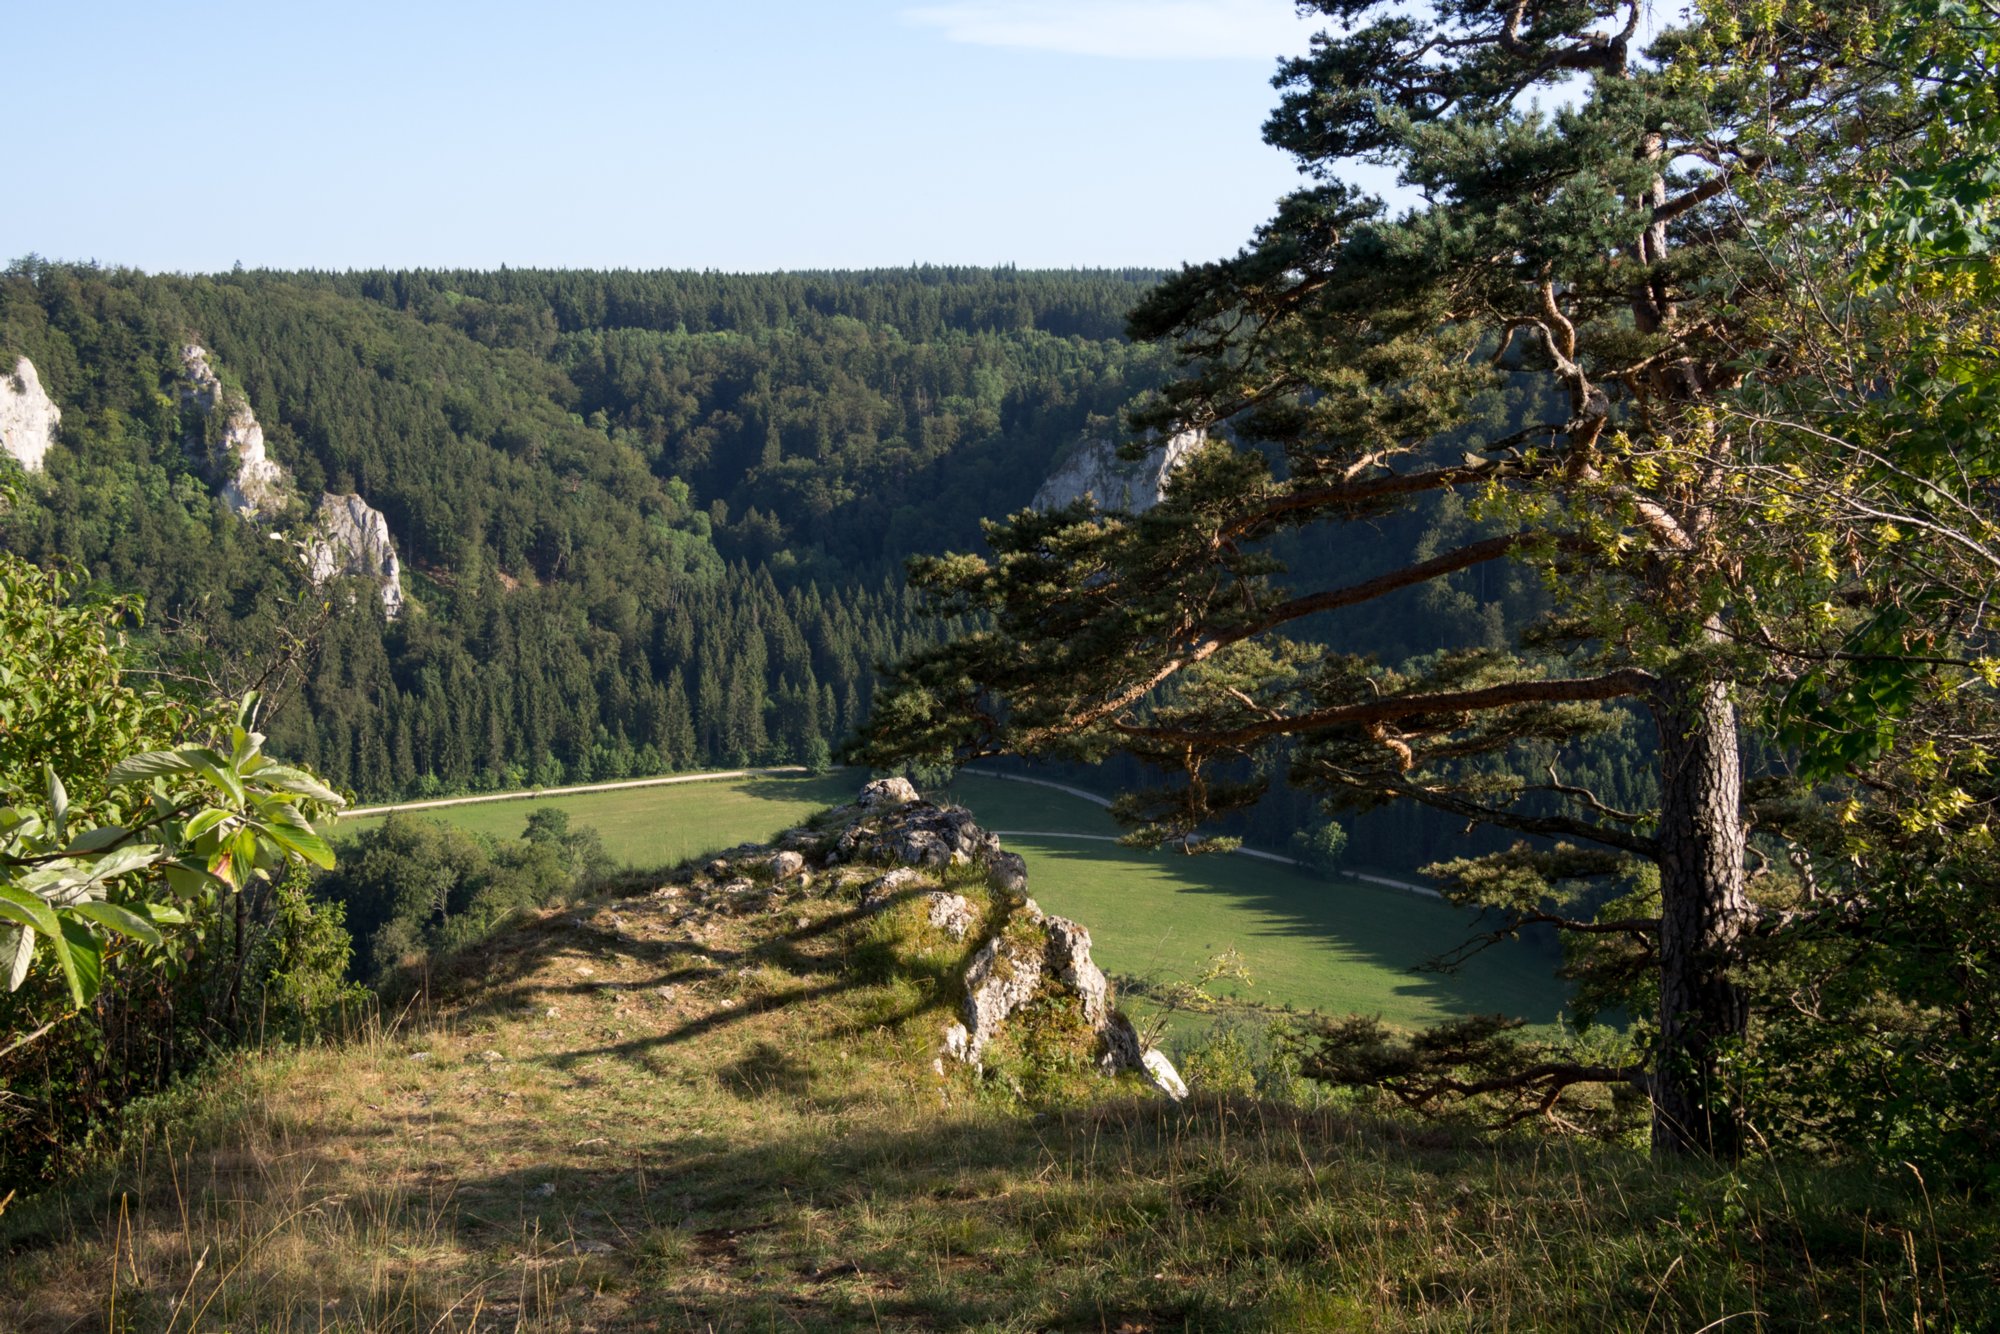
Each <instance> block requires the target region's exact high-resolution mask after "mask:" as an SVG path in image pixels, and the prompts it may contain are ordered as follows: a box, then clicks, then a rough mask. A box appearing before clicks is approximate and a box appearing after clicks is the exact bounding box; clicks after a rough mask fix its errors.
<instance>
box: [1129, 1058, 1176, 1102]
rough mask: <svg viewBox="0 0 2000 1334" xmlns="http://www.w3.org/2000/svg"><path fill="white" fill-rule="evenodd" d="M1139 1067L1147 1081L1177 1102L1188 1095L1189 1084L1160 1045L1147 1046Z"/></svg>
mask: <svg viewBox="0 0 2000 1334" xmlns="http://www.w3.org/2000/svg"><path fill="white" fill-rule="evenodd" d="M1139 1068H1140V1071H1141V1073H1143V1074H1144V1075H1145V1076H1146V1082H1147V1083H1149V1084H1151V1085H1152V1086H1153V1087H1154V1088H1156V1089H1158V1090H1159V1091H1160V1092H1162V1093H1164V1094H1166V1095H1167V1096H1168V1097H1169V1098H1172V1099H1173V1100H1174V1101H1175V1102H1179V1101H1180V1100H1181V1099H1182V1098H1185V1097H1186V1096H1187V1095H1188V1086H1187V1084H1186V1083H1185V1082H1184V1081H1183V1080H1182V1079H1181V1072H1180V1071H1178V1070H1176V1069H1174V1063H1173V1062H1172V1061H1170V1060H1168V1059H1167V1054H1166V1053H1165V1052H1163V1051H1161V1050H1160V1049H1159V1048H1158V1047H1148V1048H1146V1055H1145V1057H1144V1063H1143V1064H1142V1065H1141V1066H1140V1067H1139Z"/></svg>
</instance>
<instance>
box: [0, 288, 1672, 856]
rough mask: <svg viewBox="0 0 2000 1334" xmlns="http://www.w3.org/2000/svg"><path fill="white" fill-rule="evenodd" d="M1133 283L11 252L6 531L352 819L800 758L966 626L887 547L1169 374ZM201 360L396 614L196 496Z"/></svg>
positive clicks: (1449, 532)
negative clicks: (139, 263) (190, 261)
mask: <svg viewBox="0 0 2000 1334" xmlns="http://www.w3.org/2000/svg"><path fill="white" fill-rule="evenodd" d="M1156 277H1157V275H1154V274H1150V273H1145V272H1139V271H1132V272H1099V271H1093V272H1051V273H1023V272H1016V271H1012V270H985V269H972V270H969V269H941V268H924V269H911V270H896V271H886V272H858V273H825V274H815V273H799V274H777V275H762V276H729V275H718V274H698V273H632V272H620V273H590V272H571V271H560V272H554V271H551V272H537V271H515V270H503V271H500V272H497V273H476V272H414V273H411V272H406V273H347V274H321V273H302V274H285V273H266V272H239V273H232V274H224V275H214V276H201V277H184V276H152V275H145V274H140V273H135V272H131V271H121V270H106V269H99V268H96V267H91V266H78V265H66V264H53V263H45V262H42V261H38V260H26V261H21V262H18V263H16V264H14V265H13V266H12V267H10V268H9V269H8V270H6V272H5V274H4V276H0V358H4V359H5V360H6V363H7V364H8V365H12V364H13V361H14V359H15V358H16V357H19V356H25V357H27V358H29V359H30V360H31V361H32V363H33V364H34V366H35V367H36V368H38V370H39V373H40V376H41V379H42V382H43V384H44V385H45V386H46V387H47V389H48V392H49V393H50V395H51V396H52V398H53V399H54V400H55V402H56V403H57V404H59V405H60V408H61V411H62V413H63V417H62V426H61V432H60V435H59V437H58V447H56V448H54V449H52V450H50V451H49V454H48V457H47V460H46V463H45V470H44V471H43V472H41V473H37V474H33V475H29V476H26V477H22V478H20V479H19V482H20V486H21V490H22V497H21V499H20V500H19V501H18V502H17V503H16V504H15V505H14V506H13V507H12V508H11V509H10V510H8V511H7V513H6V514H5V515H4V517H0V543H4V545H5V546H6V547H7V548H9V549H11V550H14V551H17V552H19V553H21V554H24V555H26V556H28V557H29V558H31V559H33V560H35V561H37V562H39V563H43V564H48V563H62V564H66V565H68V566H70V567H72V568H76V569H79V570H82V571H84V572H87V573H88V575H89V576H91V577H92V578H93V579H94V580H95V581H97V582H98V583H99V584H100V585H101V586H102V587H104V588H105V589H106V590H108V591H109V590H115V591H118V592H139V593H142V594H144V595H145V596H146V598H147V602H148V606H149V608H150V612H149V622H148V628H147V632H146V633H147V634H148V635H149V636H152V637H153V639H154V642H155V643H156V644H157V645H158V646H159V650H160V654H161V658H162V661H163V665H165V666H167V667H169V668H171V669H173V670H179V671H196V672H200V673H203V674H206V675H209V676H216V675H220V676H221V677H222V678H224V679H223V680H222V682H221V683H222V684H223V685H225V686H227V687H229V688H230V689H232V690H234V689H240V688H242V687H244V686H247V685H251V684H258V685H261V687H262V688H263V689H264V690H265V692H266V694H267V696H270V697H272V698H274V699H276V700H277V701H278V707H277V710H276V712H275V713H274V714H273V715H272V716H271V718H270V719H269V726H270V730H271V733H272V744H273V746H274V748H276V749H277V750H279V751H280V752H282V753H285V754H288V755H290V756H293V757H295V758H297V759H300V760H302V761H304V762H306V763H308V764H310V765H312V766H314V767H315V768H316V769H317V770H318V771H319V772H322V773H324V774H326V775H327V776H328V777H329V778H331V779H333V780H334V781H336V782H338V783H341V784H344V785H346V786H348V787H350V788H352V789H353V790H354V791H355V792H356V793H358V794H359V795H361V796H363V797H364V798H387V797H393V796H399V795H430V794H434V793H437V792H447V791H461V790H477V789H482V788H493V787H511V786H522V785H526V784H531V783H533V784H556V783H563V782H583V781H590V780H600V779H609V778H618V777H623V776H625V775H628V774H635V773H652V772H660V771H664V770H674V769H692V768H702V767H713V766H718V765H735V764H744V763H780V762H790V761H797V762H814V761H819V760H823V759H824V758H825V757H827V756H828V755H829V754H830V753H831V752H832V751H833V750H834V749H836V748H837V747H838V746H839V744H840V742H841V740H842V738H844V737H845V736H847V735H849V734H850V732H851V731H852V729H853V727H854V726H855V724H856V723H857V722H858V721H859V720H860V719H861V718H862V717H863V716H864V715H865V713H866V710H867V707H868V703H869V699H870V692H871V690H872V679H873V668H874V666H875V664H876V663H878V662H882V661H888V660H892V659H895V658H898V657H900V656H902V655H904V654H905V653H907V652H908V651H909V650H910V649H911V648H912V647H913V645H914V643H915V642H916V640H917V639H918V638H920V637H929V636H932V635H935V634H937V633H939V632H940V631H941V630H949V629H950V627H948V626H943V627H941V626H939V625H938V624H937V623H936V622H934V621H931V620H929V619H927V618H925V617H924V616H922V614H921V612H920V609H919V608H918V607H917V606H916V605H915V604H914V601H913V599H912V597H911V595H910V594H909V593H908V592H907V591H906V590H905V587H904V582H903V569H902V567H903V562H904V560H905V559H906V558H907V557H909V556H911V555H912V554H918V553H937V552H943V551H946V550H975V549H978V548H979V545H980V530H979V521H980V520H981V519H982V518H983V517H987V516H998V515H1002V514H1006V513H1008V512H1010V511H1012V510H1015V509H1018V508H1020V507H1021V506H1023V505H1025V504H1027V502H1028V500H1029V499H1030V497H1031V496H1032V495H1033V494H1034V492H1035V489H1036V487H1037V486H1038V484H1039V483H1040V482H1041V480H1042V479H1043V478H1044V477H1046V476H1047V474H1048V473H1049V471H1050V470H1051V467H1052V466H1053V465H1054V463H1055V462H1056V461H1057V460H1058V458H1059V457H1060V456H1061V455H1062V454H1063V452H1064V451H1065V450H1066V449H1068V448H1070V447H1071V446H1072V445H1073V444H1074V443H1075V442H1076V441H1077V440H1078V439H1079V438H1081V437H1083V436H1084V435H1086V434H1088V435H1092V436H1108V435H1111V434H1114V433H1115V432H1116V430H1117V420H1118V415H1119V413H1120V411H1121V410H1122V409H1123V408H1125V407H1126V406H1127V405H1128V404H1130V403H1131V402H1132V401H1133V399H1134V398H1135V397H1137V396H1139V395H1141V394H1143V393H1144V392H1145V391H1146V390H1148V389H1149V388H1151V387H1153V386H1154V385H1156V384H1158V383H1160V382H1161V380H1162V379H1163V378H1164V376H1165V374H1166V371H1167V367H1166V365H1165V362H1164V360H1163V356H1164V354H1163V353H1162V352H1161V351H1159V350H1158V349H1154V348H1145V347H1136V346H1134V345H1132V344H1130V343H1129V342H1127V341H1126V339H1125V337H1124V334H1123V321H1124V316H1125V312H1126V311H1127V310H1128V309H1129V308H1130V307H1131V306H1132V305H1133V304H1134V303H1135V302H1136V301H1137V300H1138V299H1139V298H1140V296H1142V295H1143V294H1144V293H1145V292H1146V291H1147V290H1149V288H1150V287H1151V285H1152V283H1153V282H1154V280H1155V279H1156ZM189 343H195V344H199V345H201V346H202V347H204V348H206V349H208V351H209V355H210V357H211V359H212V361H213V364H214V366H215V368H216V370H217V373H218V374H219V375H220V377H221V380H222V382H223V384H224V385H225V386H227V391H228V392H229V393H232V394H236V395H240V396H241V399H242V400H243V401H244V402H245V403H247V405H248V407H249V408H250V409H252V410H253V411H254V413H255V415H256V417H257V420H258V421H259V423H261V426H262V428H263V430H264V432H265V434H266V436H267V438H268V445H269V449H270V452H271V455H272V457H273V458H274V459H275V461H276V462H278V463H279V464H281V465H282V466H283V467H284V468H285V469H287V470H289V472H290V473H291V475H292V476H293V478H294V479H295V481H296V490H297V492H298V493H299V495H300V496H302V497H309V496H313V495H317V494H318V493H320V492H322V491H325V492H334V493H343V494H344V493H355V494H358V495H359V496H360V497H361V498H362V499H363V500H365V501H366V503H367V504H368V505H370V506H373V507H374V508H375V509H377V510H379V511H381V513H382V514H383V515H384V517H385V518H386V520H387V523H388V527H389V530H390V532H391V534H392V536H393V540H394V542H395V545H396V548H397V551H398V554H399V555H400V557H401V561H402V565H403V579H404V587H405V592H406V594H407V597H408V613H407V614H406V615H403V616H401V617H400V618H398V619H395V620H389V619H385V617H384V616H383V614H382V612H381V611H380V609H379V608H378V607H377V606H376V605H375V600H374V599H370V598H367V597H365V596H361V595H360V594H359V592H358V591H357V592H356V595H355V596H352V597H342V596H338V595H335V596H331V597H327V596H322V595H321V594H319V593H316V592H315V590H314V589H312V587H311V586H310V585H309V584H308V583H307V581H306V580H305V579H304V577H303V573H302V568H301V562H300V560H299V555H298V548H297V545H296V543H297V541H298V540H299V534H300V532H301V531H302V530H303V524H304V514H303V511H302V510H301V509H300V508H299V506H296V505H295V507H294V508H295V510H297V511H299V512H295V513H293V514H292V515H290V516H289V518H288V519H286V520H285V521H283V522H272V523H260V522H251V521H247V520H245V519H244V518H242V517H240V516H239V515H237V514H235V513H232V512H231V511H230V510H229V508H228V506H227V505H226V504H225V503H224V502H223V501H222V500H221V499H220V498H219V491H220V486H219V484H218V479H217V477H216V476H215V475H214V469H213V467H212V466H208V465H205V464H204V463H203V458H204V452H203V449H202V448H201V446H202V443H203V441H204V439H209V440H210V441H211V442H212V438H213V436H214V434H215V428H214V426H213V424H212V423H209V422H206V421H204V420H202V419H201V417H200V415H199V414H198V413H197V412H195V411H194V410H193V408H192V407H191V406H190V404H189V402H188V400H187V398H186V396H185V395H184V394H183V393H182V392H181V379H180V377H181V376H182V373H183V371H182V355H181V349H182V348H183V346H184V345H186V344H189ZM1522 407H1523V405H1522V403H1520V402H1515V401H1510V400H1509V399H1507V397H1506V396H1505V395H1499V396H1495V397H1494V398H1493V399H1492V401H1491V402H1488V403H1486V404H1485V405H1484V406H1483V408H1482V409H1481V412H1482V415H1483V417H1491V418H1495V419H1507V418H1511V417H1517V416H1519V415H1520V413H1521V412H1522ZM1479 424H1480V423H1478V422H1474V423H1472V424H1471V425H1469V426H1468V428H1467V429H1468V430H1470V429H1472V428H1473V427H1474V426H1477V425H1479ZM1439 447H1440V448H1445V449H1449V448H1450V442H1449V441H1446V442H1441V444H1440V446H1439ZM0 468H5V469H8V470H10V471H11V470H12V468H13V465H12V463H11V461H7V460H4V459H0ZM287 525H289V527H287ZM1468 527H1469V521H1468V520H1467V518H1466V517H1465V515H1464V514H1463V513H1462V512H1461V511H1460V510H1458V509H1456V508H1452V507H1450V506H1446V507H1443V508H1439V509H1436V510H1434V511H1433V512H1430V513H1428V514H1426V515H1425V516H1424V517H1423V518H1422V520H1421V521H1418V522H1414V523H1412V522H1407V521H1398V522H1390V523H1387V524H1386V525H1385V526H1384V527H1383V528H1382V529H1381V530H1380V531H1379V532H1378V533H1377V534H1375V535H1372V536H1371V537H1370V538H1369V540H1368V541H1366V542H1363V543H1359V544H1357V543H1356V542H1355V541H1353V540H1344V541H1342V542H1339V543H1334V544H1333V545H1329V544H1328V543H1327V542H1326V540H1324V539H1323V538H1308V537H1306V536H1304V535H1286V536H1283V537H1281V538H1280V539H1279V540H1278V542H1277V545H1276V550H1277V552H1278V554H1279V555H1280V556H1281V558H1283V559H1284V560H1286V561H1287V562H1290V563H1293V564H1295V565H1324V566H1328V567H1337V568H1342V569H1353V570H1366V569H1373V568H1387V567H1388V566H1390V565H1392V564H1394V562H1395V561H1396V560H1398V559H1400V558H1401V557H1402V555H1404V554H1405V553H1407V552H1410V551H1412V550H1418V549H1425V548H1436V547H1438V546H1440V545H1446V544H1449V543H1451V542H1453V541H1455V540H1458V538H1459V537H1460V535H1462V534H1463V533H1464V532H1465V531H1467V530H1468ZM273 528H281V529H285V530H286V531H285V533H284V534H283V535H284V536H286V537H288V538H290V539H291V540H288V541H277V540H273V538H272V535H271V532H270V531H269V530H271V529H273ZM1539 596H1540V592H1539V590H1538V589H1537V588H1535V587H1534V586H1533V585H1532V581H1531V580H1526V579H1524V577H1523V576H1522V575H1521V574H1519V573H1518V572H1516V573H1502V572H1499V571H1473V572H1469V573H1468V574H1466V575H1464V576H1462V577H1461V578H1459V579H1458V580H1456V581H1455V582H1453V583H1452V584H1450V585H1441V586H1440V587H1438V588H1434V589H1430V590H1427V591H1425V592H1424V593H1422V594H1421V595H1412V596H1410V597H1405V598H1399V599H1391V600H1388V601H1385V602H1384V603H1382V604H1381V607H1380V610H1379V613H1378V614H1376V615H1375V616H1374V617H1373V618H1372V619H1371V620H1370V621H1369V622H1368V623H1367V624H1366V625H1364V626H1359V627H1357V626H1354V625H1352V624H1349V625H1347V626H1346V627H1345V628H1344V633H1348V634H1350V635H1351V634H1356V633H1360V634H1362V635H1363V636H1364V637H1365V639H1366V641H1367V642H1366V643H1365V644H1360V645H1356V647H1362V648H1366V649H1369V650H1372V651H1374V652H1377V653H1379V654H1380V655H1381V656H1383V657H1384V658H1385V659H1387V660H1390V661H1402V660H1404V659H1406V658H1409V657H1410V656H1412V655H1420V654H1424V653H1430V652H1434V651H1437V650H1438V649H1440V648H1445V647H1459V646H1467V645H1478V644H1491V645H1494V646H1498V645H1499V644H1500V643H1501V642H1502V641H1503V640H1504V639H1505V638H1506V635H1507V633H1508V631H1507V629H1506V626H1507V624H1508V623H1510V622H1518V621H1519V620H1520V617H1519V616H1518V615H1515V614H1513V612H1518V611H1524V610H1527V609H1530V608H1532V606H1533V605H1534V604H1535V602H1536V600H1537V598H1538V597H1539ZM1510 608H1511V609H1513V610H1512V611H1510V610H1509V609H1510ZM291 664H297V665H298V667H299V669H300V671H301V679H299V680H298V681H297V682H296V685H295V687H293V688H287V686H286V681H287V680H288V677H287V668H288V667H289V666H290V665H291ZM1635 744H1636V743H1634V742H1631V741H1630V740H1629V739H1614V743H1613V744H1612V745H1610V746H1609V747H1608V748H1601V750H1602V756H1603V759H1602V764H1601V765H1600V768H1601V770H1602V771H1601V772H1597V773H1593V774H1591V775H1589V777H1590V778H1591V779H1592V781H1593V782H1594V783H1596V784H1597V785H1598V786H1599V787H1600V788H1601V789H1602V790H1605V791H1608V792H1611V793H1615V794H1626V793H1627V792H1628V790H1629V784H1628V781H1627V774H1626V770H1627V769H1628V768H1629V767H1630V765H1629V761H1630V758H1631V755H1632V754H1633V753H1634V745H1635ZM1103 777H1105V778H1116V779H1118V780H1120V781H1122V780H1124V779H1127V778H1130V777H1135V775H1125V774H1122V773H1120V774H1116V775H1105V776H1103ZM1259 816H1261V818H1258V817H1253V824H1254V828H1253V830H1252V832H1253V833H1254V834H1255V835H1256V836H1257V837H1259V838H1260V839H1262V840H1264V841H1266V842H1273V843H1282V842H1283V841H1284V839H1285V838H1286V836H1287V835H1288V833H1289V831H1290V830H1291V829H1292V828H1294V827H1296V826H1298V825H1299V824H1301V823H1304V822H1306V821H1309V820H1311V819H1312V818H1315V817H1314V813H1313V811H1312V810H1311V808H1310V804H1309V803H1308V802H1306V801H1304V800H1293V799H1291V798H1290V797H1289V796H1288V795H1287V794H1284V793H1282V792H1280V793H1279V794H1278V795H1277V796H1276V797H1274V799H1273V800H1272V801H1271V802H1269V803H1267V806H1266V808H1265V810H1264V811H1262V812H1260V813H1259ZM1444 832H1445V831H1444V830H1443V826H1442V825H1441V824H1439V822H1437V821H1435V820H1431V819H1428V818H1425V817H1418V818H1417V819H1416V820H1415V821H1414V822H1412V821H1411V820H1410V819H1409V818H1408V817H1405V816H1402V815H1395V816H1389V817H1386V818H1383V819H1379V820H1377V821H1375V822H1372V823H1370V822H1363V824H1362V825H1361V826H1360V827H1358V828H1357V830H1356V843H1355V849H1354V850H1355V853H1356V854H1357V855H1358V856H1359V857H1361V858H1362V859H1364V860H1368V861H1373V862H1379V863H1394V864H1401V865H1412V864H1415V863H1416V862H1417V861H1419V860H1422V859H1423V858H1424V857H1426V856H1429V855H1431V854H1432V853H1434V852H1435V851H1437V850H1438V847H1439V846H1440V845H1441V840H1442V838H1443V836H1444Z"/></svg>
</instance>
